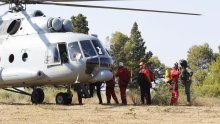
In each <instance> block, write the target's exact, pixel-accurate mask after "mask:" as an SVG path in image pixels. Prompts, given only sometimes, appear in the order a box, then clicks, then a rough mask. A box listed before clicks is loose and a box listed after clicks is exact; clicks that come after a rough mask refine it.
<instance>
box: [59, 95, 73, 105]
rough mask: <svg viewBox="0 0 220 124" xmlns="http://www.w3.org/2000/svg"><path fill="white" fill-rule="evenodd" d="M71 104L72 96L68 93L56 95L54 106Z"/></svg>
mask: <svg viewBox="0 0 220 124" xmlns="http://www.w3.org/2000/svg"><path fill="white" fill-rule="evenodd" d="M71 103H72V95H71V94H69V93H62V92H60V93H58V94H57V95H56V104H58V105H70V104H71Z"/></svg>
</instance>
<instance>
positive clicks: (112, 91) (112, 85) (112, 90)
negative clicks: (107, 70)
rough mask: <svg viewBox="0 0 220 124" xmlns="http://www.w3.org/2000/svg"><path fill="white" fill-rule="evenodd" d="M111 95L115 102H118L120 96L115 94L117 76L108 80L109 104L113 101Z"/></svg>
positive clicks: (107, 96)
mask: <svg viewBox="0 0 220 124" xmlns="http://www.w3.org/2000/svg"><path fill="white" fill-rule="evenodd" d="M111 97H112V98H113V99H114V100H115V103H116V104H118V98H117V96H116V95H115V77H114V76H113V78H112V79H111V80H109V81H106V98H107V104H110V103H111Z"/></svg>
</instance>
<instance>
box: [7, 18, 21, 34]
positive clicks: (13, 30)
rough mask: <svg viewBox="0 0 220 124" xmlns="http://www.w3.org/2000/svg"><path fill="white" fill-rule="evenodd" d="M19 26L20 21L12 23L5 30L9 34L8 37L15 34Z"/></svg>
mask: <svg viewBox="0 0 220 124" xmlns="http://www.w3.org/2000/svg"><path fill="white" fill-rule="evenodd" d="M20 25H21V20H20V19H17V20H14V21H12V22H11V24H10V25H9V27H8V29H7V33H9V34H10V35H13V34H15V33H16V32H17V31H18V29H19V27H20Z"/></svg>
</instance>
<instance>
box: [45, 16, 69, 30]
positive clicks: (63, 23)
mask: <svg viewBox="0 0 220 124" xmlns="http://www.w3.org/2000/svg"><path fill="white" fill-rule="evenodd" d="M47 27H48V28H49V29H50V31H51V32H54V31H55V32H62V31H65V32H71V31H72V28H73V26H72V22H71V21H70V20H67V19H60V18H49V19H48V22H47Z"/></svg>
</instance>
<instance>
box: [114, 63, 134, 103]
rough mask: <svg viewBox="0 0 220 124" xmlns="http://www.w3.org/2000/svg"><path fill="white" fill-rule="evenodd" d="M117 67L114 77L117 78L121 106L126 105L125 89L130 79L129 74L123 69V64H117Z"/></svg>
mask: <svg viewBox="0 0 220 124" xmlns="http://www.w3.org/2000/svg"><path fill="white" fill-rule="evenodd" d="M118 66H119V68H118V70H117V72H116V74H115V77H118V78H119V82H118V84H119V88H120V93H121V101H122V104H123V105H127V99H126V89H127V86H128V83H129V81H130V78H131V72H130V71H129V70H128V69H127V68H125V67H124V64H123V62H119V65H118Z"/></svg>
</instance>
